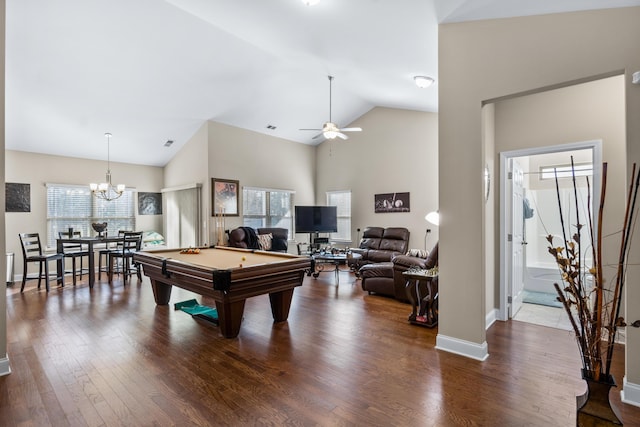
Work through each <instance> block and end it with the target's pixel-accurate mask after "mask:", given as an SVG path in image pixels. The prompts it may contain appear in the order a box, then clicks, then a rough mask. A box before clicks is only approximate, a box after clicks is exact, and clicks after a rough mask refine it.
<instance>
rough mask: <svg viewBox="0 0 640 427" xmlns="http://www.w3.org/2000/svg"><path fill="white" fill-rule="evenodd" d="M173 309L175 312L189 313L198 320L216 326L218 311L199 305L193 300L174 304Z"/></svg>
mask: <svg viewBox="0 0 640 427" xmlns="http://www.w3.org/2000/svg"><path fill="white" fill-rule="evenodd" d="M174 308H175V309H176V310H181V311H184V312H185V313H189V314H190V315H191V316H193V317H196V318H198V319H203V320H207V321H209V322H213V323H215V324H216V325H217V324H218V310H216V309H215V308H212V307H207V306H206V305H200V304H198V301H196V300H195V299H190V300H186V301H182V302H177V303H175V304H174Z"/></svg>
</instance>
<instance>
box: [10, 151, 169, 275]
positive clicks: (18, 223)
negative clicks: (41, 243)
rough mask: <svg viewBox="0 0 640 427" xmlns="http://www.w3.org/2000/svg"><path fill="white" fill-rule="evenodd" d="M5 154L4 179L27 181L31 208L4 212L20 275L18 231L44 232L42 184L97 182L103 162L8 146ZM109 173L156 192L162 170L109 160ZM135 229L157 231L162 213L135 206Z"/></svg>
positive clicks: (159, 230)
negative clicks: (141, 212) (139, 212)
mask: <svg viewBox="0 0 640 427" xmlns="http://www.w3.org/2000/svg"><path fill="white" fill-rule="evenodd" d="M5 156H6V158H5V162H4V165H5V180H6V181H7V182H16V183H23V184H30V185H31V212H25V213H18V212H10V213H7V214H5V221H6V228H5V229H6V230H7V232H6V236H5V242H6V245H7V251H8V252H13V253H15V271H16V274H19V277H20V278H21V277H22V265H23V264H22V250H21V249H20V242H19V240H18V233H32V232H37V233H40V237H41V239H42V240H45V237H44V236H46V235H47V192H46V188H45V184H46V183H48V182H49V183H54V184H87V185H88V184H89V182H101V181H103V180H104V173H105V172H106V162H104V161H99V160H86V159H77V158H72V157H60V156H50V155H46V154H34V153H27V152H24V151H11V150H7V151H6V152H5ZM111 173H112V176H113V179H114V180H115V181H116V182H123V183H125V184H126V185H127V187H130V188H135V189H136V190H137V191H146V192H158V191H160V188H161V187H162V179H163V178H162V176H163V170H162V168H159V167H155V166H140V165H132V164H126V163H113V162H112V163H111ZM116 182H114V183H116ZM136 229H138V230H145V231H148V230H154V231H158V232H161V231H162V216H161V215H137V208H136Z"/></svg>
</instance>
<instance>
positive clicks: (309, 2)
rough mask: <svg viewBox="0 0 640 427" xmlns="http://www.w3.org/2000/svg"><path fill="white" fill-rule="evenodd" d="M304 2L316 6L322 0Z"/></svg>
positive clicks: (304, 0)
mask: <svg viewBox="0 0 640 427" xmlns="http://www.w3.org/2000/svg"><path fill="white" fill-rule="evenodd" d="M302 3H304V4H306V5H307V6H315V5H316V4H318V3H320V0H302Z"/></svg>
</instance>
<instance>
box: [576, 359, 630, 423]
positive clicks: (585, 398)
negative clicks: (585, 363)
mask: <svg viewBox="0 0 640 427" xmlns="http://www.w3.org/2000/svg"><path fill="white" fill-rule="evenodd" d="M582 378H583V379H584V380H585V381H586V382H587V391H585V392H584V394H583V395H581V396H576V405H577V408H578V409H577V414H576V415H577V416H576V425H577V426H578V427H595V426H621V425H622V421H620V416H619V415H618V410H617V408H615V407H613V406H612V405H611V402H609V391H610V390H611V387H615V386H616V381H615V379H614V378H613V376H611V375H609V377H608V378H601V379H600V380H598V381H596V380H594V379H593V378H592V377H591V375H590V373H589V372H587V371H585V370H584V369H583V370H582Z"/></svg>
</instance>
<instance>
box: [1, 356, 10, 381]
mask: <svg viewBox="0 0 640 427" xmlns="http://www.w3.org/2000/svg"><path fill="white" fill-rule="evenodd" d="M10 373H11V366H9V355H7V354H5V355H4V357H3V358H2V359H0V377H2V376H4V375H9V374H10Z"/></svg>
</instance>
